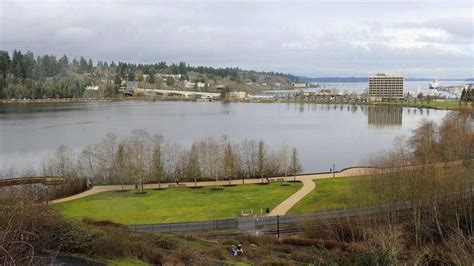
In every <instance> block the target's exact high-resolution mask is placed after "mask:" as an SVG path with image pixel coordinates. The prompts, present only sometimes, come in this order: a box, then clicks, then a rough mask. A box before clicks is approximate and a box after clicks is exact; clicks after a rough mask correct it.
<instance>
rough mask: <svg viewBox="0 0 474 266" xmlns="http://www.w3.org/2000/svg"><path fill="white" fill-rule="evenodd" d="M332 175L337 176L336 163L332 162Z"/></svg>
mask: <svg viewBox="0 0 474 266" xmlns="http://www.w3.org/2000/svg"><path fill="white" fill-rule="evenodd" d="M332 177H336V164H335V163H333V164H332Z"/></svg>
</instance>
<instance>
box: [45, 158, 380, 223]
mask: <svg viewBox="0 0 474 266" xmlns="http://www.w3.org/2000/svg"><path fill="white" fill-rule="evenodd" d="M370 169H371V168H364V167H360V168H349V169H346V170H343V171H341V172H337V173H336V174H335V175H336V177H339V176H355V175H363V174H367V173H368V171H369V170H370ZM330 177H332V174H331V173H320V174H312V175H299V176H297V177H296V180H299V181H301V182H303V187H302V188H301V189H300V190H298V191H297V192H295V193H294V194H293V195H291V196H290V197H289V198H288V199H287V200H285V201H284V202H282V203H281V204H280V205H278V206H277V207H276V208H275V209H273V210H272V211H271V213H270V215H282V214H285V213H286V212H287V211H288V210H289V209H290V208H291V207H293V205H295V204H296V203H297V202H298V201H300V200H301V199H302V198H304V196H306V195H307V194H308V193H310V192H311V191H312V190H313V189H314V187H315V186H314V182H313V180H314V179H321V178H330ZM277 179H280V180H281V179H283V177H274V178H270V180H272V181H273V180H277ZM286 180H293V177H287V178H286ZM244 182H245V184H257V183H261V182H262V179H261V178H253V179H245V181H244ZM179 184H180V185H186V186H187V187H191V186H194V182H180V183H179ZM218 184H219V186H222V185H227V184H229V181H225V180H222V181H219V182H218ZM231 184H234V185H240V184H242V180H241V179H240V180H233V181H232V182H231ZM169 185H175V183H163V184H161V186H162V187H168V186H169ZM197 185H198V186H216V181H201V182H197ZM144 188H145V189H153V188H158V184H145V185H144ZM121 189H122V186H121V185H105V186H94V187H92V188H91V189H89V190H87V191H84V192H82V193H79V194H76V195H72V196H69V197H66V198H62V199H56V200H53V201H51V203H53V204H54V203H61V202H66V201H71V200H76V199H80V198H83V197H87V196H90V195H94V194H96V193H100V192H105V191H116V190H121ZM124 189H135V186H134V185H124Z"/></svg>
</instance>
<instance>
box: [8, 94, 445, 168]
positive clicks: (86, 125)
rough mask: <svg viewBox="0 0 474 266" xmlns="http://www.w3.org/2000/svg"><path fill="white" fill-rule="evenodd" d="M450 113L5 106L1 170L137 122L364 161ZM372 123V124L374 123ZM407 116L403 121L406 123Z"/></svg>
mask: <svg viewBox="0 0 474 266" xmlns="http://www.w3.org/2000/svg"><path fill="white" fill-rule="evenodd" d="M446 113H447V111H442V110H427V109H415V108H400V107H373V106H363V105H361V106H357V105H341V104H307V103H305V104H290V103H288V104H279V103H271V104H254V103H230V104H222V103H219V102H212V103H209V102H112V103H78V104H33V105H0V171H5V169H7V168H8V167H9V166H17V167H19V168H22V167H25V166H32V167H35V168H40V166H41V159H42V158H44V157H45V156H47V155H48V154H49V153H51V152H53V151H54V150H55V149H57V148H58V147H59V146H60V145H61V144H67V145H68V146H70V147H71V148H72V149H73V150H74V151H75V152H80V150H81V149H82V148H84V147H85V146H87V145H89V144H95V143H98V142H99V141H100V139H101V138H102V137H103V136H104V135H105V134H106V133H108V132H113V133H114V134H116V135H117V136H119V137H124V136H127V135H128V134H130V131H131V130H133V129H136V128H141V129H145V130H147V131H149V132H151V133H161V134H162V135H163V136H164V137H165V138H167V139H171V140H172V141H177V142H179V143H180V144H182V145H183V146H190V145H191V144H192V142H193V141H196V140H202V139H205V138H207V137H209V136H214V137H220V136H222V135H227V136H229V137H230V138H231V139H232V140H235V141H236V142H240V141H242V140H243V139H255V140H259V139H262V140H264V141H265V142H266V143H267V144H268V145H269V146H270V147H271V148H272V149H278V148H280V147H281V145H282V142H286V143H287V144H288V145H289V146H292V147H295V148H297V149H298V152H299V155H300V158H301V163H302V165H303V167H304V169H305V171H306V172H317V171H327V170H328V169H329V168H330V167H331V166H332V164H333V163H336V165H337V166H338V168H339V169H340V168H342V167H349V166H354V165H360V164H364V160H365V159H367V158H368V157H369V156H370V155H372V154H373V153H376V152H378V151H380V150H383V149H386V148H389V147H390V146H391V145H392V142H393V140H394V139H395V138H396V137H397V136H399V135H409V134H411V132H412V131H413V129H415V128H416V127H417V126H418V125H419V123H420V121H421V120H423V119H427V118H428V119H432V120H434V121H435V122H438V121H440V120H441V119H442V118H443V117H444V115H445V114H446ZM367 121H368V122H367ZM402 121H403V123H402Z"/></svg>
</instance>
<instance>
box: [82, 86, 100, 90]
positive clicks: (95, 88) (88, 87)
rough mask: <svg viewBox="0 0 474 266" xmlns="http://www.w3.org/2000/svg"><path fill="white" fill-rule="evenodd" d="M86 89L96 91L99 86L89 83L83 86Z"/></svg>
mask: <svg viewBox="0 0 474 266" xmlns="http://www.w3.org/2000/svg"><path fill="white" fill-rule="evenodd" d="M85 90H86V91H98V90H99V86H94V85H89V86H87V87H86V88H85Z"/></svg>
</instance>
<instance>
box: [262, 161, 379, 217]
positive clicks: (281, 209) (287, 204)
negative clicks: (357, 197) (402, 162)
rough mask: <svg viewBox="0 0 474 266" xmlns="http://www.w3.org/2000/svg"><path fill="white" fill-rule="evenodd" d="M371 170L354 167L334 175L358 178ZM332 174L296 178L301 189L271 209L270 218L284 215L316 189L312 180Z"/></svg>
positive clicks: (331, 175)
mask: <svg viewBox="0 0 474 266" xmlns="http://www.w3.org/2000/svg"><path fill="white" fill-rule="evenodd" d="M373 170H374V169H373V168H364V167H355V168H348V169H345V170H342V171H340V172H336V173H335V174H334V176H335V177H343V176H360V175H366V174H369V173H370V171H373ZM332 177H333V174H332V173H321V174H314V175H300V176H297V177H296V180H299V181H301V182H303V187H302V188H301V189H300V190H298V191H297V192H295V193H294V194H293V195H291V196H290V197H289V198H287V199H286V200H285V201H283V202H282V203H280V204H279V205H278V206H276V207H275V208H273V210H272V211H271V212H270V214H269V215H270V216H276V215H285V214H286V213H287V212H288V211H289V210H290V209H291V208H292V207H293V206H295V205H296V204H297V203H298V202H299V201H300V200H302V199H303V198H304V197H305V196H306V195H308V194H309V193H311V191H313V190H314V189H315V188H316V184H315V183H314V180H316V179H325V178H332Z"/></svg>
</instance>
